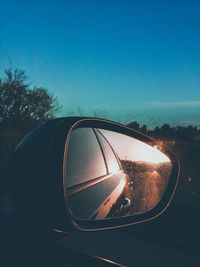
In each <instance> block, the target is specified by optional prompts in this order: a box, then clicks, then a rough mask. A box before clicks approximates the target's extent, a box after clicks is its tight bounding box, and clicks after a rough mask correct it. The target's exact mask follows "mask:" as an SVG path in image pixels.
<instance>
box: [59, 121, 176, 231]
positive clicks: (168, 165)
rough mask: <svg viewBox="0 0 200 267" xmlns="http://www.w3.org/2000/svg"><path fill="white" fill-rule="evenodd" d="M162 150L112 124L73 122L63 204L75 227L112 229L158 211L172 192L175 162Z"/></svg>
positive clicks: (66, 152)
mask: <svg viewBox="0 0 200 267" xmlns="http://www.w3.org/2000/svg"><path fill="white" fill-rule="evenodd" d="M160 149H162V148H161V147H160ZM160 149H159V148H158V146H156V144H155V142H154V141H153V140H152V139H150V138H148V137H146V136H144V135H142V134H140V133H138V132H136V131H133V130H130V129H128V128H127V127H125V126H122V125H119V124H116V123H114V122H106V121H103V120H97V119H90V120H88V119H85V120H82V121H79V122H78V123H76V124H75V125H74V126H73V127H72V128H71V129H70V131H69V134H68V137H67V141H66V145H65V154H64V162H63V170H64V173H63V176H64V177H63V181H64V192H65V203H66V207H67V211H68V216H69V218H70V220H71V222H72V223H73V225H75V226H76V227H78V228H80V229H97V228H107V227H113V226H115V227H116V226H122V225H127V224H130V223H139V222H141V221H146V220H149V219H151V218H153V217H155V216H158V215H159V214H161V213H162V212H163V210H164V209H165V208H166V206H167V205H168V204H169V202H170V200H171V196H172V195H173V193H174V190H175V187H176V183H177V177H178V163H177V160H176V157H175V156H174V155H173V154H172V153H170V152H169V151H168V152H167V151H166V150H165V152H164V151H161V150H160Z"/></svg>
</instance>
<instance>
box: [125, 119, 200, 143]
mask: <svg viewBox="0 0 200 267" xmlns="http://www.w3.org/2000/svg"><path fill="white" fill-rule="evenodd" d="M127 126H128V127H130V128H132V129H134V130H137V131H140V132H142V133H143V134H146V135H149V136H152V137H153V138H155V139H161V140H169V141H170V140H174V141H189V142H193V141H200V129H198V128H197V127H196V126H191V125H190V126H188V127H184V126H176V127H171V126H170V125H169V124H163V125H162V126H160V127H158V126H156V127H155V128H154V130H148V129H147V126H146V125H145V124H144V125H142V126H140V124H139V123H138V122H136V121H134V122H130V123H129V124H127Z"/></svg>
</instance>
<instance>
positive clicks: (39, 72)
mask: <svg viewBox="0 0 200 267" xmlns="http://www.w3.org/2000/svg"><path fill="white" fill-rule="evenodd" d="M199 14H200V1H198V0H196V1H193V0H187V1H185V0H182V1H181V0H173V1H172V0H171V1H170V0H169V1H166V0H163V1H161V0H157V1H156V0H154V1H151V0H146V1H143V0H138V1H134V0H130V1H128V0H127V1H126V0H125V1H122V0H99V1H97V0H93V1H76V0H71V1H67V0H65V1H54V0H40V1H36V0H35V1H32V0H29V1H12V0H11V1H5V0H3V1H1V17H0V31H1V34H0V76H1V77H2V76H3V73H4V70H5V69H7V68H9V67H11V68H13V69H15V68H20V69H24V70H25V71H26V73H27V75H28V76H29V78H30V81H31V82H32V85H33V86H34V85H36V86H42V87H44V88H48V89H49V90H50V91H51V92H53V93H54V95H55V96H57V97H58V99H59V101H60V103H61V104H62V105H63V109H62V112H61V114H59V116H60V115H61V116H62V115H66V116H67V115H70V114H73V115H76V114H79V113H80V111H79V110H81V113H83V114H84V115H94V113H95V110H96V113H97V115H98V116H100V117H102V116H105V114H106V117H107V118H108V119H113V120H116V121H120V122H125V123H126V122H128V121H130V120H138V121H139V122H140V123H146V124H147V125H148V126H151V127H152V126H155V125H160V124H162V123H170V124H173V125H177V124H181V125H188V124H193V125H198V126H200V52H199V51H200V16H199ZM77 107H80V109H79V110H78V109H77Z"/></svg>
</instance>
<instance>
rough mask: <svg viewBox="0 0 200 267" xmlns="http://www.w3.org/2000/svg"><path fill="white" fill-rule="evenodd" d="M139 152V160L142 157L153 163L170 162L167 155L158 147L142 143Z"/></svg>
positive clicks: (143, 159)
mask: <svg viewBox="0 0 200 267" xmlns="http://www.w3.org/2000/svg"><path fill="white" fill-rule="evenodd" d="M129 153H130V152H129ZM134 153H135V151H134ZM137 153H138V160H141V159H142V161H147V162H152V163H163V162H170V159H169V158H168V157H167V156H166V155H164V154H163V153H162V152H160V151H159V150H158V149H157V148H155V147H151V146H149V145H147V144H142V145H141V146H140V150H138V151H137Z"/></svg>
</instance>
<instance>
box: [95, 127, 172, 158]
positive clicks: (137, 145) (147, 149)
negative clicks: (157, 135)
mask: <svg viewBox="0 0 200 267" xmlns="http://www.w3.org/2000/svg"><path fill="white" fill-rule="evenodd" d="M100 131H101V132H102V133H103V134H104V136H105V137H106V138H107V140H108V141H109V142H110V144H111V146H112V147H113V148H114V150H115V151H116V153H117V154H118V156H119V158H120V159H121V160H132V161H144V162H145V161H146V162H152V163H162V162H170V160H169V158H168V157H167V156H166V155H164V154H163V153H162V152H160V151H159V150H158V149H156V148H154V147H152V146H150V145H148V144H145V143H143V142H141V141H139V140H137V139H135V138H132V137H129V136H126V135H123V134H120V133H116V132H112V131H108V130H102V129H101V130H100Z"/></svg>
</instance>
